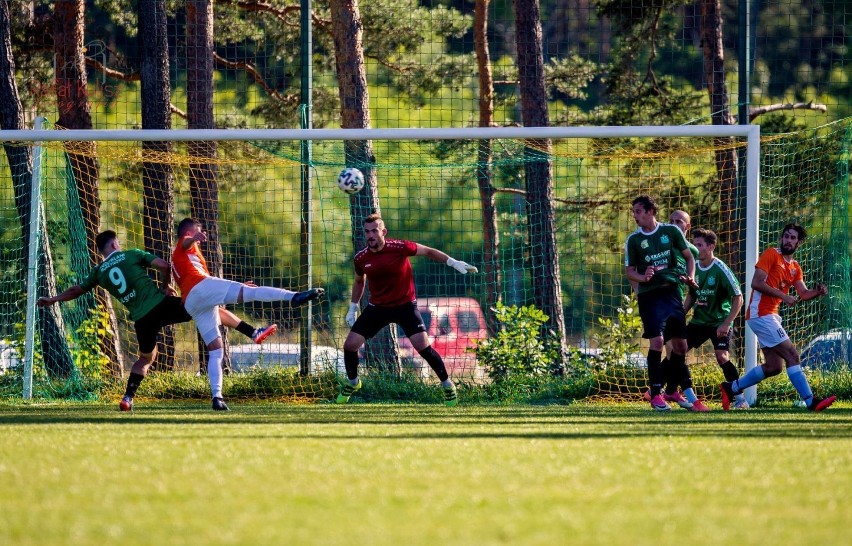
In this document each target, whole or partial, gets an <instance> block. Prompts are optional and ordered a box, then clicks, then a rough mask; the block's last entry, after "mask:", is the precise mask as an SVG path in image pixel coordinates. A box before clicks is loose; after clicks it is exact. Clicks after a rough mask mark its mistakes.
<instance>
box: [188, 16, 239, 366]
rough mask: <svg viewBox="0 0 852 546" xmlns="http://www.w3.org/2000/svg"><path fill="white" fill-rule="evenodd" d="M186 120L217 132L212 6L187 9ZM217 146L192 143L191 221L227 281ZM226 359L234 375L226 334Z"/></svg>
mask: <svg viewBox="0 0 852 546" xmlns="http://www.w3.org/2000/svg"><path fill="white" fill-rule="evenodd" d="M186 57H187V66H186V73H187V74H186V118H187V122H188V126H189V128H190V129H213V128H214V121H213V0H188V1H187V3H186ZM216 151H217V147H216V142H213V141H204V142H190V143H189V155H190V158H191V160H190V164H189V193H190V198H191V205H190V208H191V214H192V217H193V218H195V219H196V220H198V221H199V222H201V225H203V226H204V230H205V231H206V232H207V242H205V243H204V244H203V245H202V252H204V256H205V258H206V260H207V267H208V268H209V269H210V274H211V275H215V276H217V277H221V276H222V271H223V264H222V261H223V256H222V244H221V243H220V241H219V185H218V182H217V170H216V164H215V163H213V162H212V161H211V160H215V159H216ZM221 334H222V341H223V343H224V349H225V356H224V358H223V360H222V370H223V371H224V372H225V373H230V372H231V353H230V350H229V347H228V331H227V329H225V328H224V327H223V328H221ZM198 347H199V360H198V362H199V369H200V370H201V373H206V371H207V366H206V362H207V356H208V355H207V344H206V343H204V340H203V339H202V338H201V336H200V335H199V336H198Z"/></svg>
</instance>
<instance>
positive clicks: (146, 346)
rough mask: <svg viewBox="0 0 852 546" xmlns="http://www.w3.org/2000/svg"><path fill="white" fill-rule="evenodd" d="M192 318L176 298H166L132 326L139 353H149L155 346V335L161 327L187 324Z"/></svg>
mask: <svg viewBox="0 0 852 546" xmlns="http://www.w3.org/2000/svg"><path fill="white" fill-rule="evenodd" d="M191 320H192V317H191V316H189V313H187V312H186V309H184V307H183V302H182V301H180V298H179V297H177V296H166V297H165V299H163V301H161V302H160V303H158V304H157V306H156V307H154V308H153V309H151V310H150V311H148V314H147V315H145V316H144V317H142V318H141V319H139V320H137V321H136V323H135V324H134V325H133V326H134V328H136V341H138V342H139V352H140V353H150V352H151V351H153V350H154V347H156V346H157V334H159V333H160V330H162V329H163V326H168V325H169V324H178V323H179V322H189V321H191Z"/></svg>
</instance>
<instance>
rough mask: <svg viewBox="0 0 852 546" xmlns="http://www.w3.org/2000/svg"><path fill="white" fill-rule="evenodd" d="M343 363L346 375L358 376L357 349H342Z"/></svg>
mask: <svg viewBox="0 0 852 546" xmlns="http://www.w3.org/2000/svg"><path fill="white" fill-rule="evenodd" d="M343 365H344V366H346V377H348V378H349V379H355V378H356V377H358V351H346V350H344V351H343Z"/></svg>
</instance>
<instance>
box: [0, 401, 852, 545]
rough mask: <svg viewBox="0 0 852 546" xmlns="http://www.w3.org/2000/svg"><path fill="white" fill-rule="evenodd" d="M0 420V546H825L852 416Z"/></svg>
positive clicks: (430, 410) (105, 413) (273, 407)
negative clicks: (0, 497)
mask: <svg viewBox="0 0 852 546" xmlns="http://www.w3.org/2000/svg"><path fill="white" fill-rule="evenodd" d="M232 407H233V411H232V412H230V413H228V414H214V413H213V412H212V411H210V410H209V409H208V406H207V402H206V400H204V401H201V400H199V401H197V402H195V401H192V402H182V403H180V404H163V403H158V404H156V405H154V404H145V403H143V404H138V405H137V409H136V413H135V414H133V415H129V414H121V413H119V412H117V411H116V410H115V407H114V406H113V405H108V406H107V405H93V404H91V403H69V404H51V405H21V404H20V403H19V404H16V405H0V489H2V491H4V503H3V508H2V510H0V543H3V544H16V545H27V544H105V543H121V544H569V543H570V544H608V545H619V544H631V545H632V544H652V543H657V542H659V541H661V540H665V539H666V537H679V539H681V540H683V539H684V538H692V541H693V542H698V543H706V542H709V541H711V540H712V541H713V542H726V541H736V542H737V543H741V544H791V543H809V542H810V543H812V542H818V543H838V541H839V540H841V537H842V536H845V529H846V524H847V521H846V520H847V519H848V514H849V513H852V500H850V499H849V497H848V496H847V495H846V494H845V491H847V490H849V487H850V485H852V483H850V482H852V473H850V472H849V471H848V469H849V468H850V467H852V465H850V463H852V452H850V449H849V445H850V437H852V407H850V405H849V404H841V405H840V407H832V408H831V409H830V410H828V411H826V412H824V413H822V414H819V415H814V414H811V413H808V412H806V411H803V410H795V409H788V408H783V409H758V410H752V411H749V412H738V413H734V412H731V413H724V412H721V411H714V412H712V413H710V414H701V415H698V414H690V413H686V412H681V411H673V412H672V413H671V414H668V415H657V414H652V413H651V412H650V411H649V410H648V409H647V408H646V406H645V405H644V404H642V405H638V404H634V405H630V404H627V405H590V404H573V405H568V406H565V405H550V406H537V407H529V406H500V407H496V406H466V407H465V406H461V407H458V408H455V409H449V408H445V407H443V406H441V405H440V404H409V405H398V404H396V405H384V404H356V405H349V406H342V407H341V406H335V405H331V404H301V405H297V404H274V403H263V404H249V403H244V402H239V403H234V404H232Z"/></svg>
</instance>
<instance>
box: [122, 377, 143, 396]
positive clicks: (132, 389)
mask: <svg viewBox="0 0 852 546" xmlns="http://www.w3.org/2000/svg"><path fill="white" fill-rule="evenodd" d="M143 379H145V376H144V375H141V374H138V373H133V372H130V377H128V378H127V389H125V391H124V396H127V397H128V398H133V397H134V396H136V389H138V388H139V384H140V383H142V380H143Z"/></svg>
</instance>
